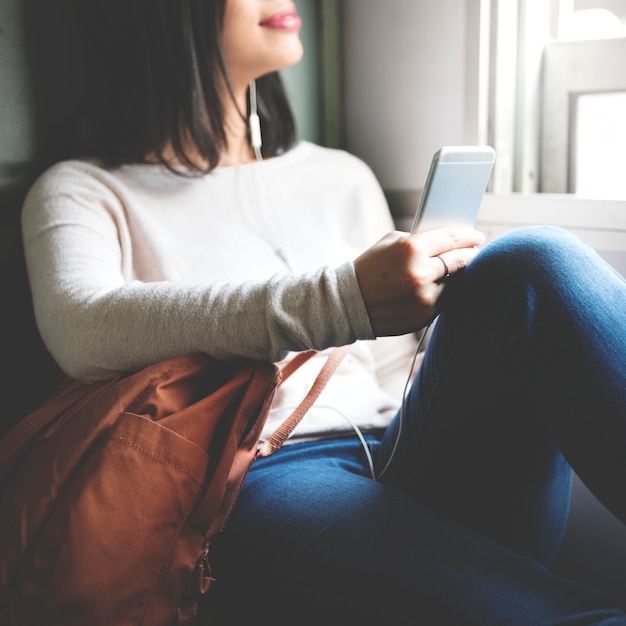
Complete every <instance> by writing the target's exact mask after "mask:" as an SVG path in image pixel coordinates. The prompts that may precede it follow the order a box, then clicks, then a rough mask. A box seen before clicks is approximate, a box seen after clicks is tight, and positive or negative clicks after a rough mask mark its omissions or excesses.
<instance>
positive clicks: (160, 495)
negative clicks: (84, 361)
mask: <svg viewBox="0 0 626 626" xmlns="http://www.w3.org/2000/svg"><path fill="white" fill-rule="evenodd" d="M344 352H345V350H344V349H336V351H335V352H331V357H330V358H329V360H328V362H327V363H326V365H325V366H324V368H323V370H322V373H321V378H320V379H319V380H318V383H317V387H316V386H314V387H316V388H314V389H313V390H312V392H311V393H310V394H309V396H307V398H306V399H305V400H304V401H303V404H302V405H301V406H300V407H299V409H298V410H297V412H296V413H297V415H295V417H294V418H293V420H292V423H291V425H290V426H289V427H288V428H286V429H285V431H284V432H281V433H278V434H276V435H275V437H273V438H271V440H270V442H269V443H268V444H267V445H266V448H265V451H264V452H263V454H265V455H266V454H271V452H272V451H273V450H275V449H276V448H278V447H279V446H280V445H281V444H282V441H283V440H284V438H285V437H286V436H288V434H289V432H290V429H291V428H293V427H294V426H295V423H293V422H297V421H298V420H299V419H300V417H301V416H302V415H303V414H304V413H305V412H306V410H307V409H308V407H310V405H311V404H312V402H313V401H314V399H315V397H316V396H317V394H318V393H319V392H320V390H321V388H322V387H323V385H324V382H325V380H326V379H327V378H328V376H330V375H331V374H332V372H333V371H334V369H335V368H336V367H337V365H338V363H339V361H340V360H341V358H342V356H343V353H344ZM312 354H313V353H312V351H310V352H305V353H302V354H301V355H298V356H297V357H296V358H295V359H294V360H293V361H292V362H291V363H290V364H289V365H287V368H288V369H284V370H282V371H281V370H280V369H279V368H278V367H277V366H276V365H274V364H271V363H265V362H256V361H243V362H233V363H225V362H220V361H217V360H215V359H212V358H211V357H209V356H207V355H204V354H191V355H186V356H182V357H178V358H174V359H170V360H168V361H164V362H162V363H158V364H156V365H153V366H150V367H148V368H146V369H144V370H141V371H140V372H137V373H135V374H132V375H129V376H120V377H118V378H116V379H115V380H113V381H108V382H105V383H95V384H91V385H88V384H83V383H79V382H77V381H74V380H67V381H66V382H65V383H64V384H63V385H62V387H61V388H60V389H58V390H57V391H56V392H55V393H54V394H53V395H52V397H51V398H50V399H49V400H48V401H47V402H46V403H44V405H43V406H42V407H41V408H39V409H38V410H36V411H35V412H33V413H31V414H30V415H29V416H27V417H26V418H24V419H23V420H22V421H21V422H19V423H18V424H17V426H16V427H15V428H13V429H12V430H11V431H10V432H9V433H8V434H7V435H6V436H5V437H4V438H3V439H2V440H1V441H0V511H1V513H0V624H2V625H6V626H28V625H33V626H35V625H36V626H51V625H53V624H54V625H57V624H58V625H59V626H60V625H62V626H85V625H87V624H88V625H89V626H113V625H115V626H124V625H126V624H128V625H130V624H133V625H137V624H145V625H154V626H158V625H168V624H193V623H194V621H195V616H196V612H197V606H198V602H199V601H200V598H201V597H202V594H203V593H205V592H206V591H207V590H208V588H209V585H210V584H211V581H212V580H213V579H212V575H211V569H210V567H209V562H208V550H209V545H210V541H211V539H212V538H213V537H214V536H215V534H216V533H217V532H219V531H220V530H221V528H222V527H223V525H224V524H225V522H226V520H227V518H228V515H229V513H230V511H231V509H232V507H233V505H234V503H235V500H236V498H237V495H238V493H239V490H240V488H241V485H242V483H243V480H244V478H245V476H246V473H247V471H248V468H249V466H250V464H251V463H252V462H253V460H254V459H255V457H256V456H257V454H259V452H258V441H259V436H260V433H261V429H262V428H263V425H264V423H265V420H266V417H267V413H268V411H269V408H270V405H271V402H272V399H273V396H274V393H275V390H276V388H277V386H278V385H279V384H280V382H281V380H284V379H285V378H286V377H287V376H288V375H289V374H290V373H291V372H292V371H294V370H295V369H296V367H298V366H299V365H300V364H301V363H302V362H304V361H305V360H306V359H308V358H309V357H310V356H311V355H312Z"/></svg>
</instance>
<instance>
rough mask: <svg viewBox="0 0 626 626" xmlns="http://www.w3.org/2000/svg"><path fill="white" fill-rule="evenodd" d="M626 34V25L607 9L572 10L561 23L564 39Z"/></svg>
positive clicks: (607, 37)
mask: <svg viewBox="0 0 626 626" xmlns="http://www.w3.org/2000/svg"><path fill="white" fill-rule="evenodd" d="M624 36H626V25H624V24H623V23H622V21H621V20H620V19H619V18H618V17H617V15H615V13H612V12H611V11H609V10H607V9H587V10H583V11H574V12H572V13H571V14H570V15H569V17H568V18H567V19H565V20H564V23H563V24H562V25H561V36H560V39H562V40H570V41H571V40H583V39H610V38H611V37H624Z"/></svg>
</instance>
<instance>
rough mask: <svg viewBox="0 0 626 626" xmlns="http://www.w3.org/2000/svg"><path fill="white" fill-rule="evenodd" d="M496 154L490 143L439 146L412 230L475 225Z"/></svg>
mask: <svg viewBox="0 0 626 626" xmlns="http://www.w3.org/2000/svg"><path fill="white" fill-rule="evenodd" d="M495 155H496V153H495V150H494V149H493V148H491V147H490V146H444V147H443V148H440V149H439V150H437V152H436V153H435V155H434V157H433V160H432V163H431V166H430V170H429V172H428V177H427V179H426V185H425V187H424V192H423V194H422V197H421V199H420V203H419V206H418V208H417V212H416V214H415V219H414V221H413V227H412V228H411V232H413V233H414V232H417V231H424V230H431V229H433V228H440V227H442V226H473V225H474V224H475V222H476V217H477V215H478V210H479V209H480V204H481V202H482V199H483V195H484V193H485V190H486V189H487V184H488V183H489V177H490V176H491V170H492V168H493V163H494V161H495Z"/></svg>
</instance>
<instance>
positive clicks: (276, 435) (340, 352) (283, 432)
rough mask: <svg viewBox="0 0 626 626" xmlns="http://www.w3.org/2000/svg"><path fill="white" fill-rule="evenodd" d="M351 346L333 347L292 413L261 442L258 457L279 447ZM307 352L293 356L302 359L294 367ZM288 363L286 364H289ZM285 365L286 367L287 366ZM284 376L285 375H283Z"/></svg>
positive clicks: (303, 359) (266, 454)
mask: <svg viewBox="0 0 626 626" xmlns="http://www.w3.org/2000/svg"><path fill="white" fill-rule="evenodd" d="M350 348H351V346H349V345H348V346H341V347H338V348H334V349H333V350H332V352H331V353H330V355H329V357H328V359H327V361H326V363H324V366H323V367H322V369H321V370H320V373H319V374H318V375H317V378H316V379H315V381H314V382H313V385H312V386H311V389H309V392H308V393H307V395H306V396H305V397H304V399H303V400H302V402H300V404H299V405H298V406H297V407H296V408H295V410H294V411H293V413H291V415H289V417H288V418H287V419H286V420H285V421H284V422H283V423H282V424H281V425H280V426H279V427H278V428H277V429H276V430H275V431H274V432H273V433H272V434H271V435H270V436H269V437H268V438H267V439H266V441H265V442H263V444H262V446H261V448H260V450H259V451H258V453H257V456H259V457H267V456H270V455H271V454H273V453H274V452H276V450H278V448H280V447H281V446H282V445H283V443H284V441H285V440H286V439H287V437H289V435H290V434H291V432H292V431H293V429H294V428H295V427H296V426H297V425H298V424H299V423H300V420H301V419H302V418H303V417H304V415H305V414H306V412H307V411H308V410H309V409H310V408H311V406H313V403H314V402H315V401H316V400H317V398H318V396H319V395H320V393H321V392H322V390H323V389H324V387H325V386H326V384H327V383H328V381H329V380H330V378H331V376H332V375H333V374H334V373H335V371H336V370H337V368H338V367H339V364H340V363H341V361H342V360H343V358H344V357H345V356H346V354H347V353H348V352H349V350H350ZM308 354H309V352H301V353H300V354H298V355H297V356H296V357H294V359H293V360H294V361H295V360H296V359H298V357H300V355H302V360H301V361H299V362H298V363H297V364H296V367H299V366H300V365H301V364H302V363H303V362H304V361H305V360H308V358H310V356H312V355H310V356H306V355H308ZM289 365H290V364H288V366H289ZM288 366H286V367H288ZM296 367H293V368H291V369H290V371H289V372H288V374H291V373H292V372H293V371H295V369H296ZM285 378H286V376H285Z"/></svg>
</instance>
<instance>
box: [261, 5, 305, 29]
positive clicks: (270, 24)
mask: <svg viewBox="0 0 626 626" xmlns="http://www.w3.org/2000/svg"><path fill="white" fill-rule="evenodd" d="M261 26H265V27H267V28H276V29H278V30H299V29H300V28H301V27H302V20H301V19H300V18H299V17H298V12H297V10H296V5H295V4H293V3H291V4H289V5H288V6H286V7H284V8H282V9H279V10H278V11H276V13H274V14H273V15H270V16H269V17H268V18H267V19H264V20H263V21H262V22H261Z"/></svg>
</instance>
